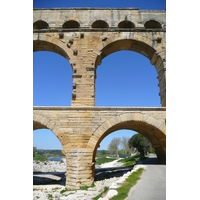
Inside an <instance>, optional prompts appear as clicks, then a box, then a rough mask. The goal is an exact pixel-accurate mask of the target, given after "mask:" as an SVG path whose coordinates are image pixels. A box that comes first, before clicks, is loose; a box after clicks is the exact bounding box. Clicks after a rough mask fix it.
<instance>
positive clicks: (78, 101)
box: [71, 64, 95, 106]
mask: <svg viewBox="0 0 200 200" xmlns="http://www.w3.org/2000/svg"><path fill="white" fill-rule="evenodd" d="M72 77H73V91H72V101H71V105H72V106H94V105H95V68H94V67H93V66H91V65H87V64H83V65H82V66H80V65H79V66H76V67H75V68H74V74H73V75H72Z"/></svg>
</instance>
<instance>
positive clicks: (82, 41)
mask: <svg viewBox="0 0 200 200" xmlns="http://www.w3.org/2000/svg"><path fill="white" fill-rule="evenodd" d="M165 14H166V13H165V11H146V10H141V11H140V10H138V9H50V10H49V9H42V10H41V9H39V10H38V9H35V10H34V11H33V28H34V33H33V48H34V51H38V50H49V51H54V52H57V53H59V54H61V55H62V56H64V57H65V58H66V59H68V60H69V62H70V64H71V66H72V69H73V72H74V74H73V93H72V102H71V103H72V106H94V105H95V78H96V68H97V66H98V65H99V64H100V63H101V61H102V59H103V58H104V57H106V56H108V55H109V54H111V53H113V52H115V51H118V50H123V49H124V50H125V49H126V50H132V51H136V52H139V53H141V54H143V55H144V56H146V57H147V58H149V60H150V62H151V63H152V64H153V65H155V67H156V70H157V72H158V80H159V87H160V98H161V104H162V106H166V75H165V69H166V66H165V62H166V31H165V24H166V21H165Z"/></svg>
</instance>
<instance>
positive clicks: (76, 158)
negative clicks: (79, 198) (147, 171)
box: [33, 107, 166, 189]
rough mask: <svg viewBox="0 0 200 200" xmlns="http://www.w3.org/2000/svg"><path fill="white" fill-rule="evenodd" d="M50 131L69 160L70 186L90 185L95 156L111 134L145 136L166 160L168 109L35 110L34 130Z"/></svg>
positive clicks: (161, 157)
mask: <svg viewBox="0 0 200 200" xmlns="http://www.w3.org/2000/svg"><path fill="white" fill-rule="evenodd" d="M40 128H48V129H50V130H52V132H53V133H54V134H55V135H56V136H57V138H58V139H59V141H60V142H61V144H62V146H63V150H62V152H63V154H64V155H65V157H66V162H67V170H66V187H67V188H68V189H74V188H80V187H81V186H84V185H88V186H90V185H91V184H92V182H93V181H94V171H95V154H96V150H97V148H98V147H99V144H100V142H101V141H102V140H103V139H104V138H105V137H106V136H107V135H108V134H110V133H111V132H113V131H116V130H120V129H129V130H134V131H137V132H139V133H141V134H143V135H144V136H145V137H147V138H148V139H149V141H150V142H151V143H152V145H153V147H154V148H155V150H156V153H157V156H158V159H159V160H160V161H161V162H165V161H166V132H165V131H166V109H165V108H138V107H121V108H120V107H34V109H33V129H34V130H36V129H40Z"/></svg>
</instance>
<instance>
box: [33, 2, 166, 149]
mask: <svg viewBox="0 0 200 200" xmlns="http://www.w3.org/2000/svg"><path fill="white" fill-rule="evenodd" d="M33 6H34V8H55V7H57V8H58V7H113V8H117V7H118V8H122V7H137V8H139V9H154V10H156V9H161V10H163V9H165V8H166V2H165V1H161V0H157V1H156V0H153V1H148V0H147V1H108V0H107V1H99V2H94V1H60V0H57V1H51V0H50V1H41V0H38V1H35V0H34V1H33ZM156 77H157V73H156V70H155V67H154V66H153V65H151V64H150V61H149V60H148V59H147V58H146V57H144V56H142V55H140V54H138V53H136V52H131V51H119V52H115V53H113V54H110V55H109V56H107V57H105V58H104V59H103V60H102V64H101V65H100V66H98V68H97V79H96V90H95V105H96V106H156V107H160V106H161V105H160V97H159V95H158V93H159V88H158V79H157V78H156ZM119 91H120V92H119ZM71 93H72V69H71V66H70V64H69V62H68V60H66V59H64V58H63V57H62V56H60V55H58V54H56V53H52V52H41V51H40V52H34V53H33V105H34V106H70V105H71ZM134 133H135V132H133V131H129V130H119V131H117V132H114V133H112V134H110V135H108V136H107V137H106V138H104V140H103V141H102V142H101V144H100V148H99V149H107V147H108V145H109V143H110V141H111V139H112V138H114V137H121V138H122V137H123V136H125V137H129V138H130V137H131V136H132V135H133V134H134ZM33 145H34V146H36V147H37V148H38V149H62V146H61V144H60V142H59V141H58V139H57V138H56V136H55V135H54V134H53V133H52V132H51V131H50V130H47V129H41V130H36V131H33Z"/></svg>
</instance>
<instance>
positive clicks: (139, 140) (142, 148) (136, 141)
mask: <svg viewBox="0 0 200 200" xmlns="http://www.w3.org/2000/svg"><path fill="white" fill-rule="evenodd" d="M129 147H130V148H131V147H134V148H137V149H138V151H139V152H140V153H141V154H142V155H143V156H144V155H146V154H147V151H148V152H152V149H153V148H152V145H151V143H150V142H149V140H148V139H147V138H145V137H144V136H143V135H141V134H139V133H137V134H135V135H133V136H132V137H131V138H130V140H129Z"/></svg>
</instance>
